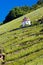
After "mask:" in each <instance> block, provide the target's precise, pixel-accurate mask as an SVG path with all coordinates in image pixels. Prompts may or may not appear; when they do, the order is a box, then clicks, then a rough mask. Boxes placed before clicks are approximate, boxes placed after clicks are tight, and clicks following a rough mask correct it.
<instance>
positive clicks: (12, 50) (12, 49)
mask: <svg viewBox="0 0 43 65" xmlns="http://www.w3.org/2000/svg"><path fill="white" fill-rule="evenodd" d="M40 9H41V10H43V8H40ZM40 9H38V10H37V11H39V10H40ZM34 12H36V11H34ZM38 13H39V12H38ZM42 14H43V13H42ZM29 15H31V14H29ZM21 18H22V17H21ZM35 19H36V18H35ZM37 19H39V18H37ZM15 21H16V20H15ZM12 22H13V23H14V21H12ZM12 22H10V23H7V24H5V25H3V26H1V27H0V48H1V49H2V50H4V51H3V52H4V53H5V55H6V57H5V64H4V65H43V24H38V25H33V26H28V27H24V28H20V27H19V26H20V23H18V22H17V23H18V24H17V25H18V28H17V27H15V26H14V24H13V23H12ZM34 22H35V21H34ZM9 24H10V25H9ZM15 25H16V23H15ZM7 26H8V27H10V26H11V28H7ZM4 28H5V29H4ZM15 28H17V29H15Z"/></svg>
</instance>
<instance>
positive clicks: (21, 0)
mask: <svg viewBox="0 0 43 65" xmlns="http://www.w3.org/2000/svg"><path fill="white" fill-rule="evenodd" d="M37 1H38V0H0V22H2V21H3V20H4V19H5V17H6V16H7V14H8V13H9V12H10V10H11V9H12V8H14V7H17V6H24V5H28V6H32V5H33V4H36V2H37Z"/></svg>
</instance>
